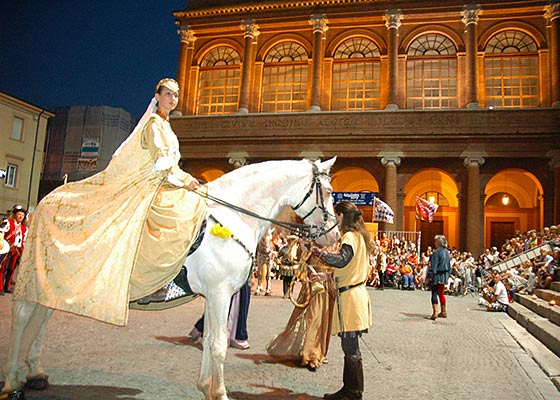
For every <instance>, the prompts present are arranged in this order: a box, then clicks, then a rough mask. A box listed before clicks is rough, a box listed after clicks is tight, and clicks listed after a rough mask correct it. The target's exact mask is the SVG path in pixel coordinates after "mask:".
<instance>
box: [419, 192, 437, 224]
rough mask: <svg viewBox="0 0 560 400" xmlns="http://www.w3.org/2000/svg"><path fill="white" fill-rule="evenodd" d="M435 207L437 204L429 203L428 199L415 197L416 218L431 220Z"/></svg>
mask: <svg viewBox="0 0 560 400" xmlns="http://www.w3.org/2000/svg"><path fill="white" fill-rule="evenodd" d="M437 209H438V205H437V204H434V203H430V202H429V201H428V200H424V199H422V198H420V197H417V198H416V218H419V219H421V220H424V221H428V222H432V221H433V220H434V214H435V213H436V211H437Z"/></svg>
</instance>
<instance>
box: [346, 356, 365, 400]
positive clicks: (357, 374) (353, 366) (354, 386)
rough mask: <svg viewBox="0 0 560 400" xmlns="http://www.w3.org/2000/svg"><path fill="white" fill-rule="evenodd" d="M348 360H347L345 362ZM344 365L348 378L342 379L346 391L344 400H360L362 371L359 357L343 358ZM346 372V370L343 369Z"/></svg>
mask: <svg viewBox="0 0 560 400" xmlns="http://www.w3.org/2000/svg"><path fill="white" fill-rule="evenodd" d="M347 358H348V360H346V359H347ZM344 364H345V365H346V364H348V365H349V368H348V370H349V371H348V376H345V377H344V378H345V379H344V386H345V387H346V389H347V394H346V397H345V398H344V399H345V400H362V394H363V393H364V370H363V367H362V357H361V356H347V357H344ZM344 370H345V371H346V368H345V369H344Z"/></svg>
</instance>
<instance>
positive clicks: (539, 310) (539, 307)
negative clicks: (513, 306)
mask: <svg viewBox="0 0 560 400" xmlns="http://www.w3.org/2000/svg"><path fill="white" fill-rule="evenodd" d="M515 301H517V302H518V303H520V304H521V305H523V306H524V307H527V308H528V309H529V310H531V311H533V312H534V313H536V314H538V315H540V316H541V317H543V318H546V319H549V320H550V321H552V322H554V323H555V324H556V325H559V326H560V306H559V305H556V306H551V305H550V304H548V302H547V301H545V300H543V299H540V298H538V297H537V298H536V299H534V298H533V297H532V296H531V295H529V294H519V293H516V294H515Z"/></svg>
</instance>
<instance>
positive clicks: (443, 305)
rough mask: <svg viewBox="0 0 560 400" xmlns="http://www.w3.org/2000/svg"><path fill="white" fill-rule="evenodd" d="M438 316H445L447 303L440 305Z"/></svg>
mask: <svg viewBox="0 0 560 400" xmlns="http://www.w3.org/2000/svg"><path fill="white" fill-rule="evenodd" d="M438 317H440V318H447V304H442V305H441V312H440V313H439V314H438Z"/></svg>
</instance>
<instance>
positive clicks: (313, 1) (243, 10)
mask: <svg viewBox="0 0 560 400" xmlns="http://www.w3.org/2000/svg"><path fill="white" fill-rule="evenodd" d="M434 3H435V4H436V5H435V4H434ZM546 4H548V1H542V0H541V1H539V0H524V1H519V2H518V3H517V4H516V7H535V6H538V7H540V9H542V7H544V6H545V5H546ZM367 5H371V6H376V7H378V8H379V9H390V8H395V7H404V8H405V9H415V8H420V9H426V10H430V9H431V10H434V9H446V8H448V7H452V8H457V7H458V8H460V9H462V8H463V7H464V5H465V1H464V0H462V1H461V0H457V1H455V0H448V1H439V2H433V1H413V0H400V1H399V0H397V1H390V0H294V1H279V0H277V1H274V0H271V1H263V2H250V1H247V3H246V4H230V5H219V4H217V5H212V4H208V5H207V6H202V7H198V8H194V9H188V8H187V9H185V10H176V11H174V12H173V14H174V16H175V17H176V18H203V17H209V16H217V15H222V16H226V15H235V14H248V13H269V12H277V11H282V10H292V11H293V10H298V9H318V8H319V9H325V8H329V7H344V6H361V7H362V8H363V7H364V6H367ZM477 5H478V6H480V7H482V8H483V9H485V8H488V9H494V8H498V9H500V8H502V7H504V8H509V7H511V5H512V2H511V1H507V0H505V1H504V0H485V1H479V2H478V3H477Z"/></svg>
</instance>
